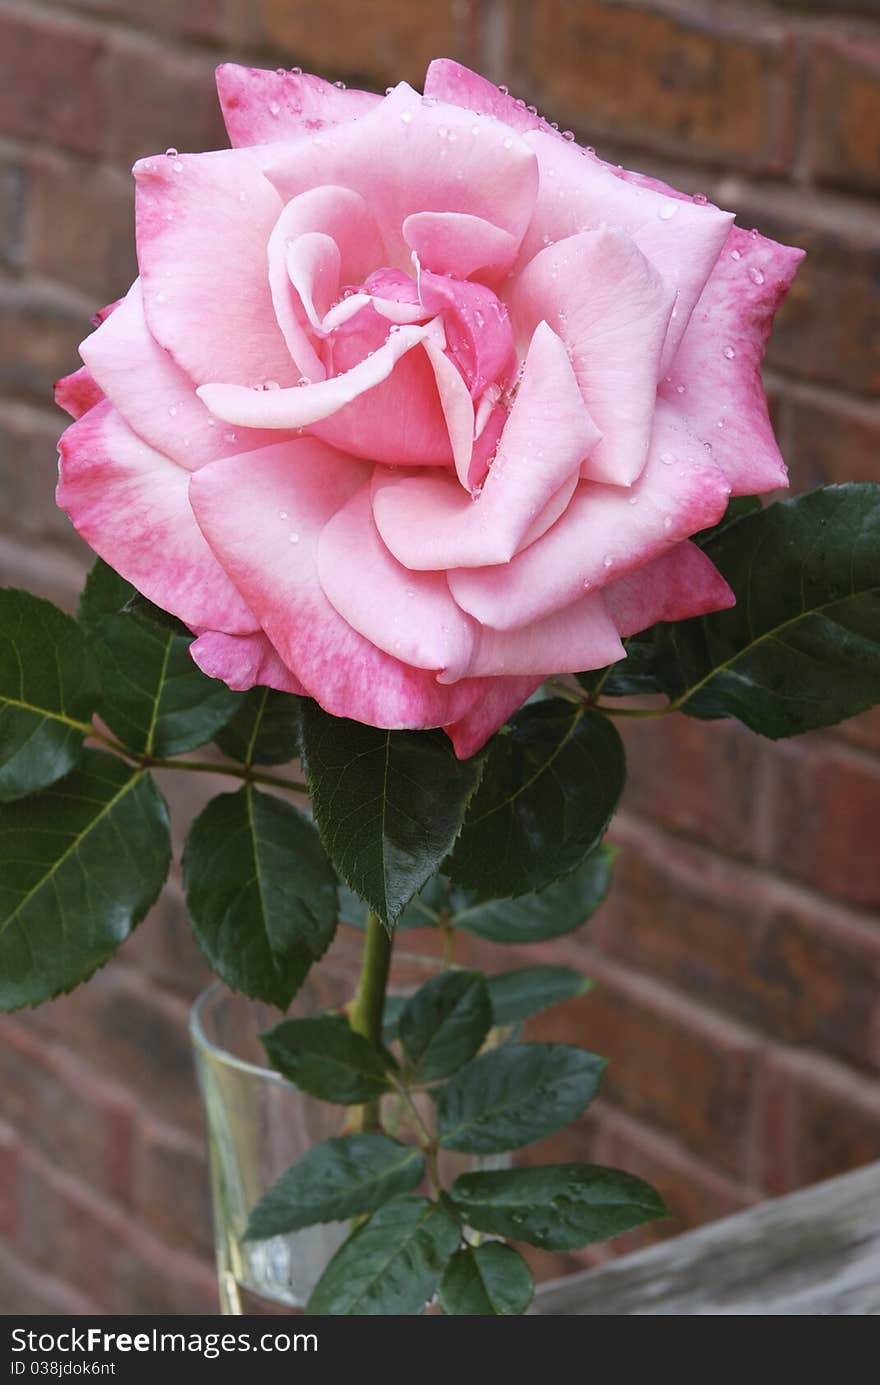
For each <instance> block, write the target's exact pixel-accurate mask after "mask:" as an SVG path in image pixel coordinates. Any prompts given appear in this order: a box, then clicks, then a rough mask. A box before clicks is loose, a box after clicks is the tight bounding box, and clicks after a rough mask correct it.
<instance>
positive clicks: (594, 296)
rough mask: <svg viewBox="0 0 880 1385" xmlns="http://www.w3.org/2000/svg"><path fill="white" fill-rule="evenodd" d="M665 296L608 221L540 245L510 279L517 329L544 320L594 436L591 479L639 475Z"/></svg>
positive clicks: (627, 480) (587, 468)
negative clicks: (556, 338) (562, 350)
mask: <svg viewBox="0 0 880 1385" xmlns="http://www.w3.org/2000/svg"><path fill="white" fill-rule="evenodd" d="M673 300H674V295H673V294H672V292H671V291H670V289H669V286H668V285H667V284H666V283H665V282H664V281H663V279H661V277H660V276H659V274H658V273H657V272H656V270H655V269H653V268H652V266H651V265H650V264H649V263H648V261H647V260H646V259H645V256H644V255H643V254H642V252H641V251H640V250H639V249H638V248H637V247H636V246H635V245H634V244H633V242H632V240H631V239H630V238H629V236H627V235H626V234H625V233H624V232H622V231H612V230H609V229H608V228H607V227H605V228H602V229H601V230H598V231H585V232H584V233H583V234H581V235H578V236H569V237H568V238H567V239H566V240H562V241H558V242H557V243H556V244H555V245H551V246H548V248H547V249H546V250H542V251H541V253H540V254H539V255H536V256H535V258H534V259H533V260H532V261H531V263H530V264H529V265H527V266H526V268H525V270H524V271H523V273H522V274H521V276H520V278H519V279H518V280H517V281H516V283H515V284H514V287H513V292H512V294H511V311H512V315H513V319H514V326H515V328H516V329H517V332H518V334H520V335H521V336H524V337H525V338H526V340H528V339H529V338H530V337H531V334H532V332H533V331H534V329H535V326H536V324H537V323H538V322H540V321H541V320H542V319H546V321H548V322H549V323H551V324H552V326H553V327H554V328H555V330H556V331H557V332H558V333H559V335H560V337H561V338H562V340H563V341H564V342H565V344H566V346H567V347H568V351H569V356H570V358H571V364H572V366H573V368H574V373H575V375H576V376H577V380H578V384H579V385H580V389H581V393H582V395H583V398H584V403H585V404H586V406H587V408H588V409H589V411H590V416H591V417H592V418H593V419H594V420H595V422H596V426H597V428H599V429H600V430H601V432H602V434H603V436H602V438H601V439H600V441H599V442H598V444H597V446H596V447H595V448H594V449H593V450H592V452H591V453H590V455H589V458H588V459H587V461H586V462H585V464H584V467H583V475H584V476H586V477H588V478H589V479H591V480H594V481H609V482H611V483H612V484H615V485H622V486H628V485H630V484H631V483H632V482H633V481H634V480H635V479H636V478H637V477H638V476H639V475H640V474H641V471H642V468H643V467H644V465H645V459H646V457H647V455H648V446H649V443H650V440H651V427H652V424H653V419H654V402H655V398H656V393H657V382H658V380H659V379H660V356H661V352H662V349H663V341H664V338H665V335H666V327H667V323H668V322H669V315H670V312H671V311H672V305H673Z"/></svg>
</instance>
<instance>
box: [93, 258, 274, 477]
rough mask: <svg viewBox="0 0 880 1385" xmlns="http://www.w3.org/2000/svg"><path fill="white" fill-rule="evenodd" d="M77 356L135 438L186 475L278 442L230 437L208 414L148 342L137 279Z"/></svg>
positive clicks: (186, 381)
mask: <svg viewBox="0 0 880 1385" xmlns="http://www.w3.org/2000/svg"><path fill="white" fill-rule="evenodd" d="M80 354H81V356H82V358H83V360H84V361H85V362H86V365H87V366H88V367H89V368H90V370H91V371H92V374H93V375H94V377H95V380H96V381H97V382H98V384H99V385H100V387H101V389H103V391H104V392H105V394H106V395H107V398H108V399H109V400H110V401H111V403H113V404H114V405H115V406H116V408H117V409H118V410H119V413H120V414H121V415H122V417H123V418H124V419H125V421H126V423H127V424H128V425H129V427H130V428H132V429H133V430H134V431H135V432H136V433H137V435H138V437H141V438H143V440H144V442H147V443H149V444H150V446H151V447H154V448H155V449H156V451H157V452H164V454H165V456H166V457H170V458H171V459H172V461H175V462H177V463H178V464H179V465H180V466H183V467H186V468H187V470H189V471H196V470H197V469H198V468H199V467H200V466H204V464H205V463H206V462H212V461H214V460H215V459H216V458H217V457H232V456H236V455H237V454H238V453H240V452H250V451H251V450H252V449H253V448H255V447H265V446H267V444H269V443H273V442H278V441H279V439H278V435H277V433H274V432H273V433H269V432H259V431H258V430H255V429H249V428H239V429H236V430H235V431H230V429H229V428H224V427H223V425H222V424H219V423H218V422H217V420H216V419H215V418H213V417H212V416H211V414H209V413H208V410H207V409H206V408H205V406H204V404H203V403H202V402H201V400H200V399H199V398H198V396H197V395H196V392H195V389H194V387H193V382H192V380H191V379H190V378H189V376H188V375H187V374H186V373H185V372H184V371H182V370H181V369H180V367H179V366H177V365H175V364H174V361H173V360H172V358H171V356H169V354H168V352H167V351H163V349H162V347H161V346H159V345H158V343H157V342H156V341H155V340H154V339H153V337H152V335H151V333H150V330H149V328H148V327H147V323H146V319H145V317H144V310H143V299H142V295H141V286H140V281H139V280H137V279H136V280H135V281H134V283H133V284H132V286H131V288H130V289H129V291H128V294H127V296H126V297H125V298H123V299H122V301H121V303H120V305H119V307H118V308H117V309H116V311H115V312H114V313H113V315H112V316H111V317H109V318H106V319H105V320H104V322H103V323H102V324H101V326H100V327H99V328H98V330H97V331H96V332H93V333H92V335H91V336H90V337H86V339H85V341H84V342H83V343H82V345H81V346H80Z"/></svg>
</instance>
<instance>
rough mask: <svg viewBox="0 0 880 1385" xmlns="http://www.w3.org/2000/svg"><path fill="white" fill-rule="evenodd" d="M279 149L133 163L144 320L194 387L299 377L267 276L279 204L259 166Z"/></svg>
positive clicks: (284, 381) (286, 380)
mask: <svg viewBox="0 0 880 1385" xmlns="http://www.w3.org/2000/svg"><path fill="white" fill-rule="evenodd" d="M277 154H278V147H277V146H275V145H264V146H258V147H256V148H254V149H222V150H219V151H217V152H214V153H210V154H180V155H177V156H174V157H166V156H165V155H159V156H157V157H153V158H150V159H141V160H140V161H139V162H138V163H136V164H135V166H134V175H135V179H136V180H137V195H136V202H135V206H136V221H137V250H138V263H139V265H140V268H141V280H142V286H143V294H144V311H145V313H146V318H147V323H148V325H149V328H150V331H151V332H152V334H153V336H154V337H155V338H156V341H157V342H158V343H159V345H160V346H163V347H164V348H165V350H166V351H170V352H171V355H172V356H173V357H174V360H175V361H176V362H177V364H178V365H179V366H180V367H181V369H183V370H185V371H186V373H187V374H188V375H189V376H190V377H191V378H192V379H193V380H194V381H195V382H196V384H204V383H206V382H208V381H210V380H229V381H235V382H236V383H237V384H247V385H256V384H259V383H260V382H261V381H263V380H277V381H278V383H279V384H281V385H290V384H293V383H294V382H295V381H296V380H297V379H298V377H299V374H300V371H299V370H298V368H297V367H296V365H294V363H293V362H292V361H291V359H290V352H289V350H288V348H287V345H286V343H285V341H284V337H283V335H282V333H281V331H280V329H279V327H278V322H277V320H276V317H275V311H274V309H273V306H272V296H271V293H270V291H269V281H268V277H267V274H266V245H267V243H268V240H269V236H270V233H271V231H272V227H273V226H274V224H275V222H276V220H277V218H278V214H279V212H280V211H281V201H280V199H279V197H278V194H277V192H276V191H275V189H274V188H273V187H272V184H271V183H270V182H269V181H268V180H267V179H266V178H265V177H264V176H263V170H264V168H265V167H266V164H267V163H269V162H271V161H272V160H273V159H274V158H276V157H277Z"/></svg>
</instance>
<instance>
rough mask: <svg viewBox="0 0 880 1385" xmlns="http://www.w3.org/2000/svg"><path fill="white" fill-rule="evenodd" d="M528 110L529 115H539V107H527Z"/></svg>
mask: <svg viewBox="0 0 880 1385" xmlns="http://www.w3.org/2000/svg"><path fill="white" fill-rule="evenodd" d="M526 110H527V111H528V113H529V115H537V114H538V107H537V106H526Z"/></svg>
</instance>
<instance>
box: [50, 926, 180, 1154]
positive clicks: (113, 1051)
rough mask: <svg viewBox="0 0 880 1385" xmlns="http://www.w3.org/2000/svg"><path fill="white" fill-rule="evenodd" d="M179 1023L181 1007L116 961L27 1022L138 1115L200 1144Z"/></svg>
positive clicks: (176, 1001) (177, 1002)
mask: <svg viewBox="0 0 880 1385" xmlns="http://www.w3.org/2000/svg"><path fill="white" fill-rule="evenodd" d="M146 926H149V925H148V924H147V925H146ZM187 1018H188V1007H187V1006H186V1005H185V1004H183V1003H182V1002H181V1001H178V1000H175V999H173V998H171V997H170V996H166V995H163V994H162V993H161V992H159V991H157V990H156V989H155V988H153V987H150V986H149V985H148V984H145V982H144V981H143V980H142V978H140V977H138V976H137V975H134V974H132V973H130V972H129V971H128V970H127V968H126V967H124V966H123V965H121V964H120V963H119V962H118V961H116V962H111V963H110V964H109V966H108V967H106V968H105V969H104V970H103V971H100V972H98V973H97V974H96V975H95V976H93V977H92V979H91V980H90V981H89V983H88V985H86V986H81V987H80V988H79V989H78V990H76V991H74V992H73V993H72V994H71V995H69V996H62V997H60V998H59V999H58V1000H54V1001H52V1002H51V1004H49V1005H44V1006H43V1007H42V1008H41V1009H39V1010H35V1011H34V1012H33V1013H32V1014H31V1015H29V1016H28V1019H27V1022H28V1024H29V1025H30V1026H32V1027H33V1029H34V1030H35V1031H37V1032H39V1033H42V1034H44V1035H46V1036H47V1037H51V1038H52V1039H55V1040H57V1041H58V1042H63V1043H64V1044H65V1045H66V1046H67V1047H69V1048H70V1049H72V1050H73V1051H74V1052H75V1053H76V1054H77V1056H78V1057H79V1058H80V1059H81V1060H82V1061H83V1062H88V1063H90V1064H92V1065H93V1066H94V1067H99V1068H100V1070H101V1071H102V1073H104V1075H105V1076H106V1077H107V1078H109V1079H111V1080H113V1081H116V1082H118V1083H119V1084H120V1085H121V1086H122V1087H123V1088H124V1089H125V1090H126V1091H127V1092H129V1093H130V1094H131V1096H132V1097H133V1098H134V1099H135V1100H136V1101H137V1102H138V1103H139V1104H140V1105H141V1106H142V1107H143V1109H145V1110H146V1111H148V1112H151V1113H153V1114H154V1115H156V1116H157V1117H159V1118H160V1119H161V1120H163V1121H165V1122H166V1123H167V1124H169V1125H177V1126H180V1127H181V1128H183V1129H186V1130H189V1131H190V1132H191V1133H192V1134H193V1135H196V1136H199V1137H201V1135H202V1129H203V1126H202V1111H201V1102H200V1099H199V1094H198V1089H197V1086H196V1078H195V1071H194V1067H193V1061H192V1056H191V1052H190V1045H189V1035H188V1032H187Z"/></svg>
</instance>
